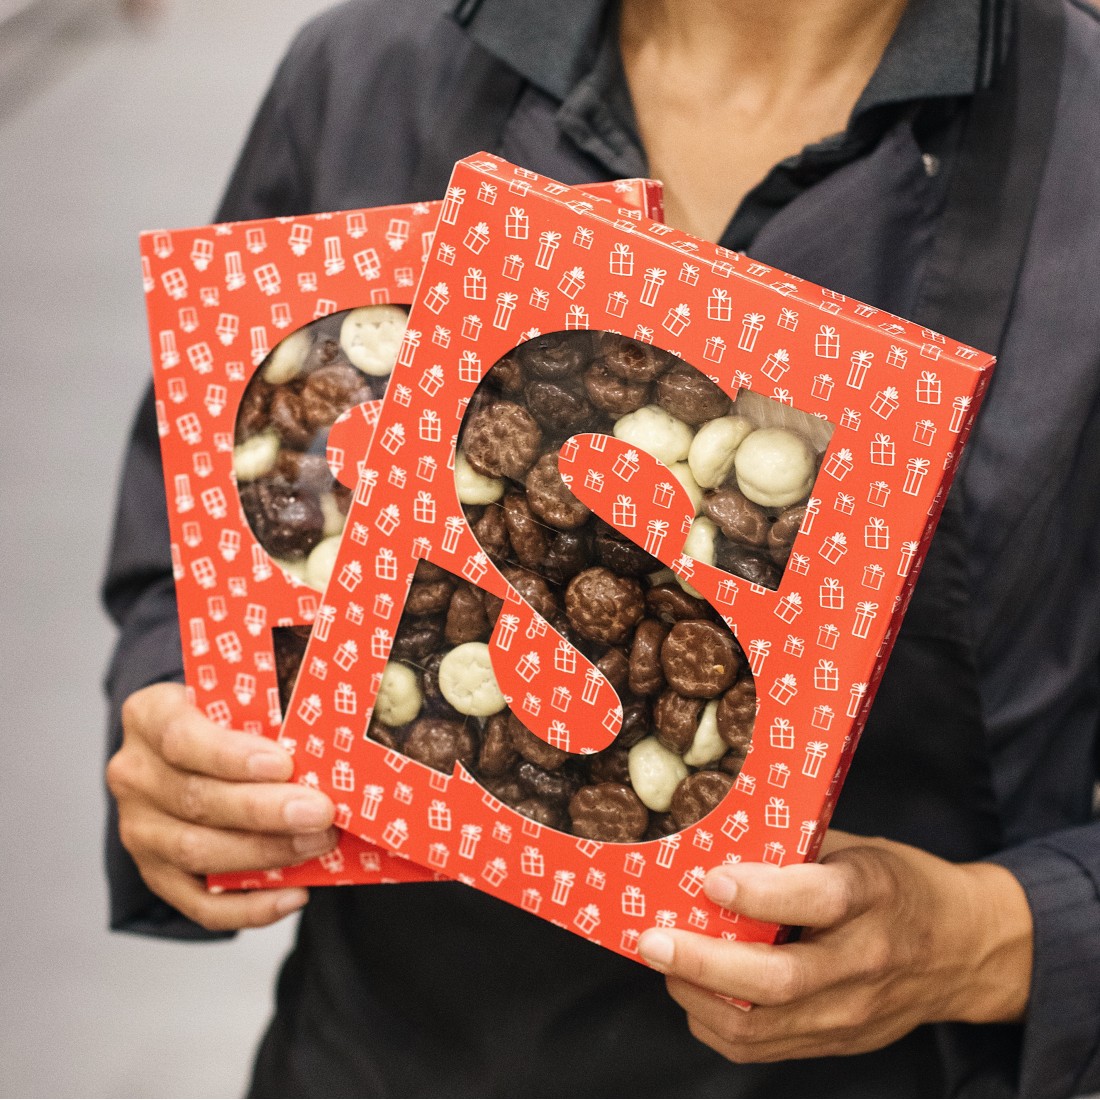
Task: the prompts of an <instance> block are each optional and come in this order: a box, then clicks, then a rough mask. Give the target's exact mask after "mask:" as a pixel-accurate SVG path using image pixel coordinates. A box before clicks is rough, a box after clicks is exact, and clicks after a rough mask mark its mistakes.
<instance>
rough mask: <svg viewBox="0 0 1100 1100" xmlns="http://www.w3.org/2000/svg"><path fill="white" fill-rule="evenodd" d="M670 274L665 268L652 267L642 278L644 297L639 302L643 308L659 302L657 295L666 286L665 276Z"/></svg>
mask: <svg viewBox="0 0 1100 1100" xmlns="http://www.w3.org/2000/svg"><path fill="white" fill-rule="evenodd" d="M667 274H668V272H667V271H665V270H664V269H663V268H660V267H650V268H647V269H646V272H645V275H643V276H642V295H641V298H640V299H639V301H640V302H641V303H642V305H643V306H652V305H654V304H655V303H656V301H657V295H658V293H659V292H660V290H661V287H663V286H664V285H665V276H666V275H667Z"/></svg>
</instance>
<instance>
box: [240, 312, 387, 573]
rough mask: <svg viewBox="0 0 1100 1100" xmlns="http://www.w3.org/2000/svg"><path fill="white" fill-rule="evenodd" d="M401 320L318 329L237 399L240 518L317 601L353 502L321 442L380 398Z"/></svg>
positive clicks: (371, 316) (327, 320)
mask: <svg viewBox="0 0 1100 1100" xmlns="http://www.w3.org/2000/svg"><path fill="white" fill-rule="evenodd" d="M407 320H408V314H407V313H406V311H405V310H404V309H402V308H401V307H399V306H388V305H384V306H365V307H363V308H361V309H353V310H346V311H344V312H343V313H336V314H332V315H331V316H328V317H324V318H322V319H321V320H318V321H315V322H313V323H312V324H310V325H307V326H306V327H305V328H302V329H299V330H298V331H296V332H293V333H291V334H290V335H289V336H288V337H286V339H284V340H282V341H281V342H280V343H279V344H278V345H277V346H276V347H275V349H274V350H273V351H272V352H271V354H270V355H268V356H267V358H266V359H265V360H264V361H263V362H262V363H261V364H260V367H259V369H258V370H257V371H256V373H255V374H254V375H253V377H252V379H251V380H250V381H249V383H248V387H247V389H246V390H245V392H244V396H243V397H242V399H241V404H240V408H239V410H238V413H237V427H236V436H235V446H234V449H233V472H234V475H235V476H236V479H237V486H238V491H239V493H240V498H241V506H242V508H243V509H244V515H245V518H246V519H247V521H248V525H249V527H250V528H251V529H252V533H253V534H254V535H255V536H256V540H257V541H258V542H259V544H260V545H261V546H262V547H263V548H264V549H265V550H266V551H267V552H268V553H269V554H270V555H271V556H272V557H273V558H274V559H275V560H276V561H277V562H278V564H279V565H280V566H281V567H282V568H283V569H285V570H286V571H287V572H288V573H290V574H291V575H292V576H294V577H296V578H298V579H299V580H300V581H302V582H303V583H305V584H308V585H309V586H310V587H311V588H315V589H317V591H319V592H320V591H323V590H324V587H325V584H326V583H327V582H328V577H329V574H330V573H331V572H332V564H333V562H334V561H335V559H336V549H337V547H338V545H339V543H340V533H341V532H342V531H343V529H344V520H345V517H346V515H347V510H348V505H349V504H350V502H351V493H350V492H349V491H348V490H347V489H346V488H344V486H342V485H341V484H339V482H337V481H336V479H335V478H334V477H333V476H332V471H331V470H330V469H329V466H328V462H327V461H326V459H325V447H326V445H327V443H328V432H329V429H330V428H331V427H332V425H333V423H335V421H336V420H337V418H338V417H339V416H340V415H341V414H342V413H344V412H346V411H347V410H348V409H351V408H354V407H355V406H356V405H359V404H361V403H362V402H364V401H370V400H372V399H374V398H379V397H381V396H382V395H383V393H385V389H386V383H387V381H388V380H389V376H390V374H391V372H392V371H393V366H394V363H395V362H396V360H397V352H398V349H399V348H400V346H401V338H402V336H404V333H405V325H406V322H407Z"/></svg>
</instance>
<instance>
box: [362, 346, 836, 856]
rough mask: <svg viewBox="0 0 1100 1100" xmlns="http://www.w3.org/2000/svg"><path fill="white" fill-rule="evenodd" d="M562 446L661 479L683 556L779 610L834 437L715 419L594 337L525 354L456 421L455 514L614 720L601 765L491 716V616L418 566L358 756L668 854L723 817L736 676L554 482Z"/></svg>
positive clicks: (702, 631) (714, 618) (757, 413)
mask: <svg viewBox="0 0 1100 1100" xmlns="http://www.w3.org/2000/svg"><path fill="white" fill-rule="evenodd" d="M578 432H603V433H607V434H613V435H615V436H617V437H619V438H620V439H623V440H625V441H627V442H629V443H631V444H632V445H633V446H635V447H636V448H637V449H638V450H643V451H646V452H647V453H649V454H651V455H653V456H654V457H655V458H657V459H659V460H660V461H661V462H663V463H665V464H666V465H667V466H668V467H669V468H670V470H671V472H672V473H673V475H675V476H676V478H677V479H678V480H679V482H680V483H681V484H682V485H683V486H684V488H685V490H686V491H687V493H688V495H689V497H690V498H691V501H692V503H693V505H694V506H695V511H696V519H695V521H694V523H693V526H692V529H691V532H690V533H689V535H688V539H687V543H686V545H685V551H686V552H687V553H688V554H690V555H691V556H692V557H694V558H695V559H697V560H701V561H705V562H707V563H708V564H711V565H717V566H718V567H719V568H722V569H725V570H727V571H729V572H731V573H734V574H736V575H738V576H740V577H742V578H744V579H746V580H748V581H751V582H753V583H756V584H761V585H765V586H768V587H772V588H775V587H777V586H778V583H779V580H780V578H781V576H782V572H783V569H784V567H785V564H786V561H787V558H788V556H789V554H790V550H791V544H792V543H793V541H794V537H795V534H796V533H797V531H798V528H799V525H800V524H801V522H802V518H803V515H804V514H805V504H806V500H807V498H808V496H809V493H810V489H811V487H812V485H813V482H814V479H815V477H816V474H817V469H818V466H819V464H820V459H821V455H822V454H823V453H824V450H825V447H826V445H827V443H828V439H829V436H830V434H831V426H830V425H828V424H826V423H824V422H822V421H820V420H817V419H816V418H814V417H812V416H807V415H806V414H803V413H800V412H798V411H797V410H794V409H790V408H788V407H786V406H784V405H780V404H778V403H777V402H774V401H770V400H768V399H766V398H762V397H760V396H759V395H757V394H753V393H750V392H747V391H743V392H742V393H740V394H739V396H738V399H737V401H736V402H734V401H731V399H730V398H729V396H728V395H727V394H726V393H725V392H723V391H722V390H721V389H720V388H719V387H718V386H717V385H716V384H715V383H714V382H713V381H711V380H710V379H709V378H707V377H706V376H705V375H703V374H701V373H700V372H699V371H697V370H696V369H695V368H694V367H691V366H689V365H688V364H687V363H685V362H683V361H682V360H680V359H678V358H677V357H675V356H673V355H671V354H669V353H667V352H664V351H661V350H659V349H656V348H654V347H652V346H650V345H647V344H643V343H638V342H636V341H634V340H630V339H627V338H625V337H622V336H619V335H617V334H614V333H610V332H599V333H592V332H562V333H554V334H550V335H547V336H539V337H537V338H535V339H533V340H531V341H529V342H527V343H526V344H524V345H522V346H521V347H519V348H517V349H516V350H515V351H513V352H512V353H510V354H509V355H507V356H506V357H504V358H503V359H501V360H500V361H499V362H498V363H496V364H495V365H494V366H493V368H492V369H491V370H490V371H489V372H488V374H487V375H486V377H485V379H484V380H483V381H482V383H481V384H480V385H479V387H478V390H477V392H476V394H475V395H474V397H473V399H472V400H471V402H470V405H469V408H468V410H467V413H466V415H465V418H464V420H463V425H462V430H461V433H460V436H459V453H458V454H457V456H456V460H455V478H456V485H457V490H458V497H459V500H460V501H461V503H462V505H463V509H464V512H465V514H466V518H467V521H468V522H469V524H470V526H471V529H472V530H473V533H474V535H475V537H476V538H477V540H478V542H479V543H480V545H481V546H482V548H483V549H484V550H485V552H486V554H488V556H489V557H490V558H491V559H492V561H493V562H494V563H495V564H496V565H497V566H498V568H500V570H501V572H502V574H503V575H504V576H505V577H506V578H507V580H508V581H509V583H510V584H511V585H512V586H513V587H514V588H515V589H516V590H517V591H518V592H519V593H520V595H522V597H523V598H524V599H525V600H526V601H527V603H528V604H530V605H531V606H532V607H533V608H534V609H535V610H536V611H538V612H539V614H541V615H542V616H543V618H545V619H546V620H547V621H548V622H549V623H550V625H551V626H552V627H553V628H554V629H555V630H557V631H558V632H559V633H560V634H561V635H562V636H563V637H565V638H566V639H567V640H569V641H570V642H571V643H572V644H573V645H575V646H576V647H577V648H578V649H579V650H580V651H581V652H582V653H584V654H585V656H586V657H588V659H589V660H591V661H592V662H593V663H594V664H595V665H596V666H597V667H598V668H599V669H600V670H601V671H602V672H603V674H604V675H605V676H606V677H607V679H608V680H609V682H610V683H611V684H612V686H613V687H614V688H615V690H616V691H617V692H618V694H619V697H620V699H621V700H622V703H623V723H622V729H621V731H620V732H619V734H618V736H617V737H616V739H615V742H614V743H613V744H612V746H611V747H610V748H608V749H605V750H604V751H602V752H599V753H595V754H591V755H571V754H568V753H566V752H564V751H563V750H561V749H559V748H556V747H554V746H552V745H549V744H547V743H546V742H544V741H543V740H542V739H541V738H539V737H537V736H535V735H534V734H533V733H531V732H530V731H529V730H528V729H527V728H526V727H525V726H524V725H523V724H522V722H521V721H520V720H519V719H518V718H517V717H516V715H515V714H512V713H510V712H509V711H508V709H507V706H506V703H505V700H504V697H503V695H502V694H501V692H500V690H499V687H498V686H497V683H496V680H495V677H494V675H493V669H492V663H491V660H490V657H489V650H488V646H487V644H486V643H487V642H488V640H489V637H490V635H491V633H492V630H493V626H494V624H495V622H496V619H497V616H498V615H499V613H500V610H501V607H502V601H501V600H499V599H498V598H497V597H495V596H492V595H490V594H488V593H486V592H484V591H482V590H481V589H478V588H476V587H475V586H473V585H471V584H470V583H468V582H467V581H465V580H463V579H461V578H458V577H455V576H453V575H452V574H450V573H448V572H446V571H445V570H443V569H441V568H440V567H438V566H436V565H434V564H432V563H429V562H425V561H421V562H420V563H419V565H418V567H417V570H416V573H415V576H414V579H413V583H412V587H411V589H410V592H409V599H408V602H407V604H406V607H405V609H404V613H403V615H402V618H401V621H400V624H399V627H398V630H397V633H396V636H395V640H394V644H393V649H392V652H391V654H390V660H389V663H388V664H387V666H386V669H385V672H384V674H383V679H382V686H381V690H380V693H379V696H378V699H377V701H376V705H375V710H374V716H373V720H372V723H371V725H370V728H369V730H368V735H369V736H370V737H372V738H374V739H375V740H377V741H379V742H381V743H382V744H385V745H386V746H388V747H390V748H393V749H397V750H399V751H401V752H402V753H404V754H405V755H407V756H410V757H412V758H413V759H416V760H418V761H420V762H421V763H424V764H426V765H428V766H429V767H433V768H436V769H438V770H440V771H443V772H448V773H449V772H450V771H451V770H452V769H453V767H454V764H455V763H456V762H461V763H462V764H463V765H464V766H465V767H466V768H467V769H469V770H470V771H471V772H472V773H473V775H474V776H475V777H476V778H477V779H478V780H479V782H480V783H482V785H483V786H484V787H485V788H486V789H487V790H489V791H490V792H491V793H492V794H493V795H494V796H495V797H497V798H499V799H500V800H501V801H502V802H504V803H506V804H507V805H509V806H512V807H514V808H515V809H516V810H517V811H518V812H520V813H522V814H524V815H526V816H528V817H531V818H533V819H535V820H537V821H540V822H541V823H543V824H545V825H547V826H549V827H551V828H555V829H560V830H563V831H566V832H572V833H573V834H575V835H577V836H582V837H587V838H591V839H595V840H600V841H606V842H621V843H628V842H636V841H639V840H643V839H655V838H657V837H660V836H664V835H667V834H669V833H673V832H677V831H679V830H681V829H683V828H686V827H687V826H689V825H691V824H693V823H694V822H696V821H698V820H699V819H701V818H702V817H704V816H705V815H706V814H707V813H709V812H710V811H711V810H712V809H714V808H715V807H716V806H717V805H718V804H719V803H720V802H721V801H722V799H723V798H724V797H725V795H726V793H727V792H728V790H729V788H730V786H731V785H732V783H733V781H734V779H735V778H736V776H737V774H738V773H739V771H740V769H741V766H742V764H743V763H744V760H745V756H746V753H747V752H748V750H749V745H750V742H751V738H752V730H753V724H754V721H755V716H756V690H755V686H754V683H753V678H752V674H751V671H750V669H749V667H748V662H747V661H746V659H745V655H744V653H743V651H742V649H741V647H740V645H739V644H738V643H737V640H736V639H735V638H734V636H733V634H732V633H731V632H730V630H729V628H728V627H727V626H726V625H725V623H724V622H723V621H722V619H721V617H720V616H719V615H718V614H717V612H716V611H715V610H714V609H713V608H712V607H711V606H710V605H709V604H708V603H707V602H706V601H704V600H702V599H700V598H699V596H698V593H697V592H695V591H694V590H693V589H691V587H690V586H689V585H687V584H686V583H684V582H681V581H680V580H678V579H677V578H676V577H675V575H674V574H673V573H672V572H671V571H670V570H668V569H665V568H664V567H662V565H661V563H660V562H659V561H657V560H656V559H655V558H653V557H651V556H650V555H649V554H648V553H646V552H645V551H644V550H643V549H642V548H641V547H639V546H638V545H636V544H635V543H633V542H631V541H630V540H629V539H627V538H625V537H624V536H623V535H621V534H620V533H619V532H618V531H617V530H615V529H614V528H613V527H611V526H610V525H609V524H607V523H605V522H604V521H603V520H601V519H600V518H599V517H597V516H595V515H593V514H592V512H591V511H590V510H589V509H588V508H587V507H586V506H585V505H584V504H583V503H582V502H581V501H580V500H578V499H577V498H576V497H575V496H574V495H573V493H572V492H571V491H570V490H569V488H568V487H567V486H566V484H565V483H564V482H563V480H562V478H561V476H560V474H559V471H558V464H557V454H558V451H559V449H560V448H561V446H562V444H563V443H564V442H565V441H566V440H567V439H569V438H570V436H572V435H574V434H576V433H578Z"/></svg>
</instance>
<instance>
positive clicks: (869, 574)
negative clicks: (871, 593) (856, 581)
mask: <svg viewBox="0 0 1100 1100" xmlns="http://www.w3.org/2000/svg"><path fill="white" fill-rule="evenodd" d="M885 579H886V570H885V569H883V568H882V566H881V565H879V564H878V563H877V562H871V563H869V564H868V565H865V566H864V567H863V587H864V588H871V589H874V590H876V591H877V590H878V589H880V588H881V587H882V582H883V581H884V580H885Z"/></svg>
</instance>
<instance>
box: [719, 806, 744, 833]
mask: <svg viewBox="0 0 1100 1100" xmlns="http://www.w3.org/2000/svg"><path fill="white" fill-rule="evenodd" d="M748 831H749V815H748V814H747V813H745V811H744V810H737V811H736V812H735V813H732V814H730V815H729V816H728V817H727V818H726V820H725V821H724V822H723V823H722V833H723V835H724V836H728V837H729V838H730V840H740V839H741V838H742V837H743V836H744V835H745V834H746V833H747V832H748Z"/></svg>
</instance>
